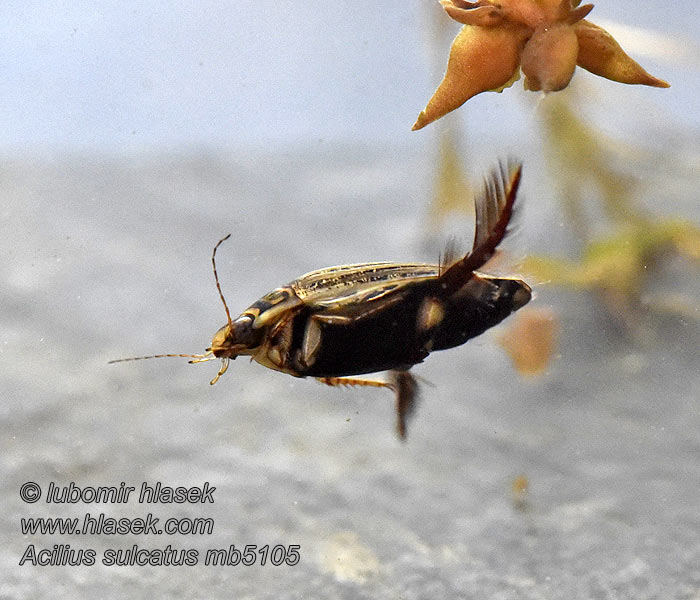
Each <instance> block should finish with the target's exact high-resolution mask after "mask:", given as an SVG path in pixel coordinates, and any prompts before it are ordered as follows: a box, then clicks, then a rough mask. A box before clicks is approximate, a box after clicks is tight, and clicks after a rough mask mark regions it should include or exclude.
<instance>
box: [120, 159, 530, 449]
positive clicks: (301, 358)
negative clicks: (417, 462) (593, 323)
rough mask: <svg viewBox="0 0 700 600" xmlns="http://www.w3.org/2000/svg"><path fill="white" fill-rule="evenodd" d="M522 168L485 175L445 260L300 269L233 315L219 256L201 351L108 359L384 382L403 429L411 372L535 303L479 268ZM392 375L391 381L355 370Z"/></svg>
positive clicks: (502, 225)
mask: <svg viewBox="0 0 700 600" xmlns="http://www.w3.org/2000/svg"><path fill="white" fill-rule="evenodd" d="M521 174H522V167H521V166H520V165H511V166H508V165H505V166H504V165H502V166H501V167H500V168H499V169H497V170H494V172H492V173H491V175H490V176H489V177H488V178H487V179H486V181H485V184H484V189H483V191H482V192H481V193H480V194H479V195H478V196H477V197H476V199H475V208H476V225H475V232H474V243H473V246H472V250H471V251H470V252H469V253H467V254H466V255H465V256H464V257H462V258H460V259H456V258H455V257H454V256H450V255H449V254H450V253H446V255H445V256H444V257H443V259H442V260H441V261H440V264H436V265H433V264H422V263H392V262H373V263H363V264H354V265H342V266H336V267H329V268H326V269H321V270H318V271H312V272H310V273H307V274H306V275H302V276H301V277H299V278H298V279H295V280H294V281H292V282H291V283H289V284H287V285H285V286H282V287H279V288H277V289H275V290H273V291H271V292H270V293H269V294H267V295H265V296H263V297H262V298H261V299H260V300H258V301H257V302H255V303H253V304H252V305H251V306H250V307H249V308H247V309H246V310H244V311H243V312H242V313H241V315H240V316H239V317H238V318H236V319H235V320H234V319H232V318H231V314H230V312H229V309H228V305H227V304H226V300H225V299H224V295H223V293H222V291H221V285H220V284H219V277H218V274H217V271H216V251H217V249H218V248H219V246H220V245H221V243H222V242H224V241H225V240H227V239H228V238H229V237H230V234H229V235H227V236H226V237H224V238H223V239H221V240H219V242H218V243H217V244H216V246H215V247H214V251H213V252H212V258H211V260H212V266H213V270H214V280H215V282H216V287H217V290H218V292H219V297H220V298H221V301H222V303H223V305H224V309H225V311H226V318H227V322H226V324H225V325H224V326H223V327H221V329H219V330H218V331H217V332H216V333H215V334H214V338H213V340H212V343H211V347H210V348H207V350H206V351H205V353H204V354H158V355H154V356H143V357H136V358H126V359H119V360H114V361H110V362H112V363H114V362H123V361H128V360H142V359H147V358H162V357H168V356H175V357H185V358H190V359H191V360H190V361H189V362H190V363H199V362H205V361H209V360H214V359H217V358H218V359H221V367H220V369H219V372H218V373H217V374H216V377H214V379H212V381H211V384H212V385H213V384H215V383H216V382H217V381H218V380H219V378H220V377H221V376H222V375H223V374H224V373H225V372H226V369H227V368H228V365H229V361H230V360H232V359H235V358H236V357H238V356H242V355H244V356H250V357H251V360H255V361H256V362H258V363H260V364H261V365H263V366H265V367H268V368H270V369H274V370H276V371H282V372H283V373H288V374H289V375H293V376H295V377H315V378H317V379H318V380H319V381H321V382H322V383H325V384H327V385H331V386H337V385H352V386H374V387H386V388H389V389H391V390H393V391H394V393H395V396H396V413H397V432H398V435H399V437H400V438H401V439H404V438H405V436H406V423H407V419H408V417H409V416H410V415H411V414H412V413H413V411H414V408H415V404H416V399H417V387H418V386H417V381H416V379H415V377H414V376H413V375H412V374H411V373H410V372H409V369H410V368H411V367H412V366H413V365H415V364H418V363H420V362H423V360H424V359H425V358H426V357H427V356H428V354H430V353H431V352H433V351H436V350H445V349H447V348H453V347H455V346H459V345H461V344H464V343H465V342H466V341H467V340H469V339H471V338H473V337H476V336H478V335H480V334H481V333H483V332H484V331H486V330H487V329H489V328H491V327H493V326H494V325H497V324H498V323H500V322H501V321H502V320H503V319H505V318H506V317H507V316H508V315H510V314H511V313H512V312H514V311H516V310H518V309H519V308H521V307H523V306H524V305H525V304H527V303H528V302H529V301H530V298H531V296H532V290H531V288H530V286H529V285H527V284H526V283H525V282H524V281H521V280H520V279H516V278H507V277H495V276H492V275H486V274H484V273H480V272H478V271H477V269H479V268H481V267H482V266H483V265H484V264H485V263H486V262H487V261H488V260H489V259H490V258H491V257H492V256H493V255H494V253H495V252H496V249H497V247H498V245H499V244H500V243H501V241H502V240H503V238H504V237H505V235H506V232H507V229H508V224H509V222H510V220H511V216H512V214H513V207H514V204H515V199H516V195H517V191H518V186H519V184H520V179H521ZM377 371H389V380H388V381H378V380H374V379H364V378H357V377H355V376H356V375H362V374H366V373H374V372H377Z"/></svg>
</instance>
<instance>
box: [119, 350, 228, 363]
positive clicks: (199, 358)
mask: <svg viewBox="0 0 700 600" xmlns="http://www.w3.org/2000/svg"><path fill="white" fill-rule="evenodd" d="M171 357H172V358H192V359H195V360H191V361H190V362H191V363H196V362H206V361H208V360H214V359H215V358H216V357H215V356H213V355H212V354H211V352H209V353H207V354H153V355H151V356H133V357H131V358H117V359H116V360H110V361H109V362H108V363H107V364H108V365H112V364H114V363H120V362H129V361H132V360H148V359H150V358H171Z"/></svg>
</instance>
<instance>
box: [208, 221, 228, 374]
mask: <svg viewBox="0 0 700 600" xmlns="http://www.w3.org/2000/svg"><path fill="white" fill-rule="evenodd" d="M230 237H231V234H230V233H229V234H228V235H227V236H226V237H222V238H221V239H220V240H219V241H218V242H216V246H214V252H212V253H211V264H212V267H214V280H215V281H216V289H217V290H219V297H220V298H221V301H222V302H223V303H224V308H225V309H226V318H227V319H228V326H229V327H231V313H230V312H229V310H228V305H227V304H226V299H225V298H224V294H223V293H222V291H221V284H220V283H219V275H218V273H217V272H216V250H217V249H218V247H219V246H221V242H225V241H226V240H227V239H228V238H230ZM219 375H221V374H219ZM217 379H218V377H217Z"/></svg>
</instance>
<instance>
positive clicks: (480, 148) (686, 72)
mask: <svg viewBox="0 0 700 600" xmlns="http://www.w3.org/2000/svg"><path fill="white" fill-rule="evenodd" d="M637 5H638V3H632V2H619V3H615V4H614V5H613V3H608V4H605V5H600V6H597V7H596V9H595V11H594V12H593V13H592V15H591V20H593V21H594V22H596V21H600V20H602V19H608V20H613V21H625V22H627V23H629V24H631V25H635V26H638V27H651V28H653V29H655V30H656V31H657V32H662V33H664V34H665V35H667V36H669V38H670V41H675V42H679V43H680V44H681V45H682V46H683V47H684V48H686V50H687V54H683V55H681V54H679V55H678V56H677V57H676V59H674V58H667V57H664V56H663V54H659V53H658V52H657V53H656V55H655V56H644V57H642V56H641V55H638V56H639V58H640V60H642V62H643V63H644V65H645V66H646V67H648V69H649V70H650V71H652V72H653V73H654V74H658V75H660V76H662V77H665V78H667V79H668V80H670V81H671V82H672V84H673V87H672V88H671V89H670V90H666V91H660V90H650V89H638V88H625V87H623V86H619V85H615V84H612V83H609V82H605V81H595V80H594V78H593V77H592V76H590V75H588V74H586V73H578V74H577V75H576V79H575V81H576V85H577V87H578V88H579V89H578V90H577V91H578V96H579V97H583V98H587V99H590V101H589V102H588V103H586V105H585V107H584V108H582V110H583V111H585V113H586V114H587V115H588V116H589V118H591V119H593V120H594V122H595V123H596V124H597V125H598V126H600V127H601V128H603V129H604V130H605V131H607V132H608V133H609V134H610V135H611V137H614V138H615V139H618V140H622V143H623V144H628V145H629V147H634V148H637V149H640V151H639V152H634V153H632V154H631V155H630V160H629V164H628V165H626V167H625V169H626V170H627V171H628V172H630V173H632V174H634V175H635V176H636V177H637V178H638V179H639V181H640V182H641V183H642V185H641V187H640V189H641V192H640V193H641V194H642V197H641V198H640V201H641V202H642V203H643V204H644V205H645V206H647V207H648V208H649V209H650V210H654V211H656V212H658V213H659V214H661V213H666V214H682V215H685V216H687V217H689V218H693V219H694V220H696V221H698V220H700V211H699V210H698V208H697V187H698V172H699V171H698V168H699V167H700V157H699V155H698V151H697V147H698V139H699V135H698V134H699V128H698V112H697V110H696V109H695V108H694V106H695V104H694V103H695V100H694V99H695V98H696V97H697V96H698V93H699V90H698V83H697V81H698V78H697V68H696V67H695V63H694V56H696V55H695V54H693V52H695V49H694V46H693V42H692V40H693V39H695V38H696V37H697V33H698V31H697V30H698V23H699V20H698V19H697V16H698V15H697V8H692V7H691V8H686V7H684V11H685V12H684V11H681V10H668V9H664V10H663V11H660V10H657V11H656V12H652V11H651V10H649V9H640V10H639V11H637ZM1 10H2V17H3V22H4V23H5V25H6V34H7V35H4V36H2V41H1V42H0V53H1V54H2V64H1V69H2V78H3V83H4V85H3V94H2V99H1V100H0V108H1V116H2V125H3V135H2V137H1V139H0V152H1V153H2V162H0V197H1V198H2V202H1V204H0V206H1V207H2V212H1V215H2V223H3V236H2V239H1V240H0V247H1V248H2V252H3V256H4V257H5V260H4V261H2V264H0V277H1V279H2V282H3V286H2V292H0V307H1V309H0V318H2V328H1V329H0V331H2V343H1V344H0V352H1V363H0V364H1V365H2V366H1V369H2V370H1V375H2V377H1V381H2V398H3V402H2V403H1V404H0V411H1V412H0V414H1V415H2V417H1V418H2V422H3V436H2V439H1V443H2V452H1V453H0V456H1V458H0V469H1V471H0V472H1V474H2V478H1V486H2V487H1V489H0V493H1V494H2V503H3V506H4V507H5V510H4V511H3V514H2V516H0V532H2V542H3V543H2V550H1V551H0V572H1V573H2V577H1V578H0V597H2V598H49V597H51V598H54V597H57V596H58V597H84V598H117V597H134V598H142V597H143V598H146V597H169V598H195V597H211V598H219V597H221V598H229V597H235V598H308V597H324V598H374V597H388V598H440V597H456V598H567V599H568V598H635V599H638V598H688V599H691V598H698V597H700V575H698V572H699V568H700V550H699V548H700V512H699V505H698V493H699V492H700V467H699V466H698V458H699V454H698V450H699V440H700V438H699V436H698V430H699V426H700V422H699V421H700V417H699V416H698V411H697V408H696V403H697V400H698V392H697V389H698V384H699V383H700V381H699V380H700V371H699V370H698V366H700V365H699V362H700V361H699V360H698V356H697V347H698V342H699V341H700V339H699V337H700V324H699V323H698V319H697V318H696V317H694V316H693V315H692V314H691V315H688V316H687V317H678V316H671V315H668V316H654V315H646V317H645V320H644V334H643V335H642V336H641V337H640V338H639V339H634V340H630V339H629V338H628V337H626V336H623V335H621V333H620V331H619V329H617V328H615V326H614V324H613V323H612V322H611V320H610V318H609V317H608V316H607V315H606V313H605V311H604V310H603V309H602V307H601V306H600V304H599V303H598V302H597V300H596V298H595V296H593V295H592V294H588V293H576V294H574V293H569V292H562V291H559V290H556V289H554V288H553V287H551V286H546V285H538V286H537V287H536V289H537V295H538V297H537V300H536V302H537V303H538V304H540V305H542V306H551V307H553V308H555V309H556V310H558V311H559V312H560V314H561V315H562V333H561V337H560V347H559V354H560V356H559V357H558V358H557V360H556V361H555V362H554V363H553V365H552V367H551V369H550V372H549V373H548V374H547V375H546V376H545V377H543V378H540V379H537V380H534V381H525V380H523V379H522V378H520V377H519V376H518V375H517V374H516V373H515V371H514V370H513V368H512V366H511V365H510V363H509V361H508V359H507V357H506V356H505V355H504V354H503V352H502V351H501V350H500V349H499V348H498V346H497V344H496V342H495V336H494V335H493V334H486V335H484V336H482V337H481V338H479V339H476V340H473V341H472V342H470V343H469V344H467V345H466V346H464V347H461V348H459V349H456V350H453V351H449V352H444V353H438V354H435V355H433V356H431V357H430V358H429V359H428V360H427V361H426V363H425V364H424V365H422V366H420V367H419V368H417V369H416V372H417V373H418V374H419V375H421V376H423V377H425V378H426V379H428V380H429V381H430V382H432V384H433V386H434V387H431V386H427V385H426V386H424V387H423V403H422V405H421V407H420V409H419V412H418V415H417V417H416V419H415V421H414V422H413V424H412V428H411V432H410V434H411V435H410V437H409V440H408V442H407V443H405V444H401V443H399V442H398V441H397V440H396V439H395V437H394V435H393V414H392V402H391V397H390V395H389V394H387V393H385V391H383V390H351V389H347V390H335V389H329V388H326V387H324V386H321V385H319V384H317V383H316V382H314V381H306V380H297V379H293V378H291V377H288V376H284V375H281V374H277V373H273V372H271V371H268V370H265V369H263V368H262V367H260V366H259V365H256V364H249V363H248V362H247V361H245V360H240V361H236V362H235V363H233V364H232V365H231V368H230V370H229V372H228V373H227V374H226V376H225V377H224V378H223V379H222V380H221V381H220V382H219V384H217V385H216V386H214V387H210V386H209V385H208V381H209V379H210V378H211V377H212V376H213V374H214V372H215V365H214V364H213V363H212V364H205V365H197V366H188V365H187V364H186V362H185V361H184V360H182V361H178V360H176V359H168V360H165V359H164V360H161V361H150V362H143V363H133V364H125V365H114V366H108V365H106V361H107V360H109V359H111V358H117V357H122V356H132V355H139V354H149V353H151V352H170V351H173V352H200V351H202V350H203V349H204V348H205V347H206V346H207V345H208V344H209V341H210V339H211V336H212V335H213V333H214V331H216V329H217V328H218V327H219V326H220V325H222V324H223V323H224V321H225V315H224V312H223V310H222V307H221V305H220V303H219V300H218V297H217V294H216V289H215V287H214V284H213V281H212V279H213V278H212V275H211V269H210V262H209V258H210V253H211V248H212V246H213V244H214V242H215V241H216V240H217V239H218V238H219V237H221V236H222V235H223V234H225V233H228V232H232V233H233V236H232V239H231V240H229V241H228V242H227V243H226V245H224V246H222V248H221V254H220V262H219V269H220V276H221V279H222V285H223V287H224V290H225V293H226V296H227V299H228V302H229V305H230V306H231V309H232V311H233V312H236V311H238V310H242V309H244V308H245V307H247V306H248V305H249V304H250V303H251V302H253V301H254V300H255V299H257V298H258V297H259V296H261V295H262V294H264V293H265V292H267V291H268V290H269V289H271V288H273V287H275V286H277V285H280V284H282V283H284V282H287V281H289V280H290V279H292V278H294V277H296V276H297V275H299V274H301V273H303V272H305V271H308V270H310V269H313V268H318V267H322V266H326V265H330V264H337V263H343V262H355V261H363V260H381V259H387V260H407V261H409V260H433V259H434V258H435V257H436V256H437V253H438V251H439V249H440V238H439V236H435V235H432V234H430V232H428V231H427V230H426V227H425V222H426V214H427V204H428V201H429V198H430V196H431V192H432V184H433V177H434V168H435V167H434V158H435V142H436V135H437V132H438V128H437V127H432V128H431V129H428V130H426V131H424V132H420V133H411V132H410V125H411V123H412V122H413V119H414V118H415V116H416V114H417V112H418V111H419V110H420V108H422V107H423V105H424V104H425V101H426V100H427V98H428V97H429V95H430V93H431V91H432V86H433V84H434V81H435V79H436V77H437V76H438V74H439V71H440V69H442V65H443V61H444V59H445V58H446V52H447V46H448V45H449V36H448V37H446V38H444V39H442V41H440V42H439V43H438V44H437V47H435V45H434V44H433V45H431V43H430V41H431V39H433V38H432V37H431V33H430V31H431V27H434V24H433V21H431V8H430V6H429V5H428V4H427V3H419V2H411V3H407V4H406V5H401V6H392V5H377V3H369V2H353V3H349V2H348V3H342V2H341V3H335V4H321V3H313V4H303V5H302V4H301V3H292V2H277V3H274V4H273V3H265V2H263V3H256V4H254V3H252V2H245V1H242V2H237V3H236V4H235V5H234V4H233V3H209V4H202V3H198V4H194V3H192V4H186V3H172V4H170V3H169V4H149V5H148V6H147V7H144V6H143V5H141V4H139V3H131V4H130V3H120V4H118V5H117V4H109V3H66V4H65V5H61V4H60V3H56V4H54V5H52V6H51V7H50V8H48V7H47V5H46V4H44V3H35V4H31V3H21V4H20V3H14V4H13V3H6V4H5V5H4V6H3V8H2V9H1ZM670 41H669V43H670ZM431 53H434V55H433V54H431ZM542 102H546V99H545V100H541V99H540V98H539V96H537V95H534V94H525V93H524V92H523V91H522V89H521V86H520V85H516V87H515V88H513V89H511V90H508V91H506V92H505V93H504V94H501V95H494V94H488V95H483V96H481V97H478V98H475V99H474V100H472V101H470V103H469V104H468V105H467V106H465V107H464V108H463V109H461V110H460V111H459V112H458V113H457V114H455V115H452V116H451V117H448V120H449V121H451V122H452V124H453V125H454V126H460V127H462V129H460V131H464V132H466V133H465V134H464V137H463V138H462V146H463V152H464V162H465V166H466V168H468V170H469V171H470V172H471V173H472V174H473V175H474V178H475V180H478V177H479V176H480V175H481V173H482V172H483V171H484V169H487V168H489V167H490V166H491V165H493V164H494V163H495V161H496V160H497V159H498V158H499V157H503V156H507V155H509V154H510V155H514V156H518V157H524V158H525V159H526V164H525V169H526V170H525V182H524V189H523V195H522V198H523V204H524V211H523V214H522V216H521V222H520V225H519V227H518V231H517V234H516V235H515V236H513V237H512V238H511V239H510V240H509V242H508V243H509V248H510V249H511V250H513V251H514V252H515V253H516V254H517V253H525V252H528V251H540V252H544V251H546V252H558V251H562V252H568V253H570V254H573V253H574V252H575V250H576V248H577V243H576V241H575V240H572V239H571V232H570V231H569V230H568V229H567V227H566V226H565V224H563V223H562V214H561V209H560V205H559V204H558V202H557V186H556V184H555V183H554V181H553V180H552V179H551V178H550V173H549V171H548V170H547V166H546V165H545V164H544V161H543V160H542V158H541V153H540V149H541V140H540V137H539V135H540V134H539V125H538V123H539V121H538V110H539V108H538V107H539V106H541V104H540V103H542ZM470 235H471V232H470V231H467V232H466V233H465V237H466V238H467V239H468V238H469V237H470ZM662 267H663V268H662V270H661V271H660V273H661V274H660V275H658V276H656V277H655V278H654V279H653V280H652V281H651V282H650V291H651V292H654V293H661V294H663V293H666V292H668V293H669V294H683V295H684V296H686V297H689V298H691V299H695V298H697V297H698V291H699V290H698V277H697V274H698V267H697V264H691V263H689V262H686V261H683V260H680V259H672V258H671V259H669V260H668V261H666V262H664V263H663V265H662ZM519 474H525V475H526V476H527V477H528V479H529V481H530V485H531V489H530V491H529V493H528V495H527V498H526V504H525V506H524V508H523V507H521V508H518V507H517V506H515V504H514V500H513V496H512V493H511V483H512V481H513V479H514V478H515V477H516V476H517V475H519ZM25 481H36V482H38V483H39V484H40V485H41V486H42V487H43V488H44V489H46V487H47V486H48V484H49V482H51V481H53V482H56V483H57V484H59V485H67V484H68V482H70V481H74V482H76V483H77V484H78V485H81V486H98V485H118V484H119V482H121V481H125V482H126V483H127V484H129V485H135V486H137V487H138V486H139V485H140V483H141V482H142V481H148V482H155V481H161V482H163V484H166V485H173V486H175V485H187V486H192V485H201V484H202V483H203V482H204V481H209V482H210V483H211V484H212V485H215V486H216V487H217V490H216V492H215V503H214V505H213V506H204V507H200V506H188V505H184V506H183V505H180V506H150V507H149V506H146V505H138V504H136V503H135V502H133V501H132V502H131V503H129V504H128V505H117V506H94V505H77V506H53V505H47V504H46V503H44V502H39V503H37V504H34V505H27V504H23V503H22V502H21V501H20V499H19V495H18V491H19V488H20V486H21V484H22V483H23V482H25ZM149 511H152V512H153V513H154V514H156V516H159V517H161V518H162V519H165V518H167V517H170V516H188V517H193V518H194V517H207V516H211V517H213V518H214V519H215V523H216V525H215V530H214V533H213V534H212V535H210V536H191V537H188V536H172V537H170V536H148V537H144V536H119V537H114V536H112V537H110V536H89V537H81V536H58V535H56V536H41V535H36V536H22V534H21V532H20V527H19V521H20V518H21V517H27V516H53V517H55V516H71V515H77V516H82V515H83V514H84V513H85V512H91V513H95V512H106V513H108V514H110V515H113V516H116V517H120V516H124V517H131V518H133V517H139V516H144V514H145V513H146V512H149ZM30 543H32V544H35V545H36V546H37V548H45V547H51V546H52V545H53V544H59V543H64V544H65V543H69V544H71V546H72V547H74V548H95V549H96V550H97V551H98V559H99V555H100V554H101V552H102V551H103V550H104V549H105V548H109V547H113V548H128V547H131V546H132V545H133V544H138V545H139V546H140V547H146V548H164V547H165V546H167V545H168V544H171V545H172V546H173V547H177V548H183V547H189V548H198V549H200V550H205V549H207V548H215V547H226V546H228V545H229V544H236V546H239V547H240V546H244V545H245V544H258V545H259V546H261V545H263V544H270V545H275V544H300V545H301V562H300V564H299V565H298V566H296V567H273V566H269V565H268V566H265V567H261V566H254V567H245V568H244V567H240V566H239V567H218V568H213V567H205V566H197V567H179V568H178V567H170V568H168V567H133V568H125V567H119V568H114V567H112V568H107V567H103V566H101V565H99V564H98V565H96V566H93V567H70V568H69V567H32V566H28V565H25V566H23V567H19V566H18V561H19V558H20V556H21V554H22V552H23V551H24V549H25V548H26V547H27V545H28V544H30Z"/></svg>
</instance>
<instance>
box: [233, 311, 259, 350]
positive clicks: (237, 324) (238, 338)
mask: <svg viewBox="0 0 700 600" xmlns="http://www.w3.org/2000/svg"><path fill="white" fill-rule="evenodd" d="M253 321H254V319H253V317H251V316H250V315H242V316H240V317H238V318H237V319H236V320H235V321H234V322H233V339H234V340H235V342H236V344H243V345H244V346H248V347H250V346H253V345H255V341H254V339H253V338H254V337H255V336H254V332H253Z"/></svg>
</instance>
